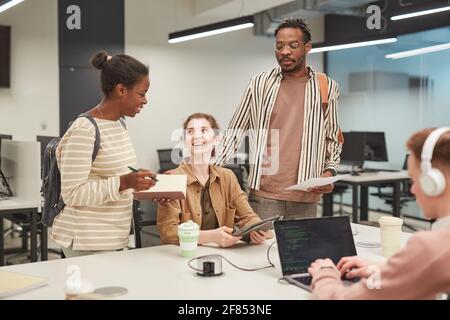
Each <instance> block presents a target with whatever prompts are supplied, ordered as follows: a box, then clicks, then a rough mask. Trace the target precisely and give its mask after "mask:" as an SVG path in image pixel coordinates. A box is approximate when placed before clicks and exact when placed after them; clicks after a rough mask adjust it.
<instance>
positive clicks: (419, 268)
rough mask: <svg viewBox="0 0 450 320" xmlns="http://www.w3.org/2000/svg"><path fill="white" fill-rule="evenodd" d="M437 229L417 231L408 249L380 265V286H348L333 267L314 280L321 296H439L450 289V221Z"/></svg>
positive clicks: (314, 284)
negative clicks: (343, 283)
mask: <svg viewBox="0 0 450 320" xmlns="http://www.w3.org/2000/svg"><path fill="white" fill-rule="evenodd" d="M439 224H440V226H439V227H438V228H437V229H434V230H433V231H422V232H418V233H416V234H414V235H413V236H412V237H411V238H410V240H409V241H408V243H407V245H406V246H405V248H403V249H402V250H400V251H399V252H398V253H397V254H395V255H393V256H392V257H390V258H389V259H388V260H387V261H386V263H385V264H384V265H382V266H380V278H379V280H380V282H379V283H380V289H369V288H368V286H367V285H366V284H367V283H366V280H362V281H360V282H359V283H356V284H354V285H352V286H350V287H344V286H343V285H342V282H341V281H340V279H339V276H338V275H336V273H335V272H334V270H332V269H322V270H321V271H320V272H319V274H318V276H316V277H315V278H314V279H313V295H314V297H315V298H318V299H435V298H437V297H438V295H440V294H441V293H448V292H450V220H449V219H448V218H447V219H445V221H444V220H442V221H440V223H439Z"/></svg>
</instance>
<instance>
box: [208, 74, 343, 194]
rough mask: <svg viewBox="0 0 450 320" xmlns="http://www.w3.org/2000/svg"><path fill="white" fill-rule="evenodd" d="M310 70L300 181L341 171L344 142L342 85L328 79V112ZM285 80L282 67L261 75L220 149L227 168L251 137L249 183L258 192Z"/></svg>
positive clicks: (247, 93) (251, 86) (249, 89)
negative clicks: (340, 111) (340, 116)
mask: <svg viewBox="0 0 450 320" xmlns="http://www.w3.org/2000/svg"><path fill="white" fill-rule="evenodd" d="M308 71H309V75H310V79H309V80H308V83H307V84H306V88H305V106H304V109H305V111H304V112H305V114H304V125H303V137H302V141H301V156H300V163H299V170H298V174H297V179H298V182H301V181H304V180H307V179H309V178H313V177H319V176H320V175H321V174H322V173H323V172H324V171H326V170H334V171H337V166H338V164H339V161H340V157H339V155H340V153H341V150H342V143H343V140H342V137H341V131H340V128H339V124H338V110H337V107H338V99H339V88H338V84H337V82H336V81H334V80H333V79H331V78H329V77H327V81H328V107H327V108H325V109H324V108H322V98H321V95H320V87H319V80H318V78H317V76H316V72H315V71H314V70H313V69H312V68H310V67H308ZM282 78H283V75H282V72H281V68H280V67H278V68H274V69H272V70H270V71H268V72H263V73H260V74H258V75H256V76H254V77H253V78H252V79H251V80H250V83H249V85H248V87H247V89H246V91H245V93H244V96H243V98H242V101H241V104H240V105H239V107H238V108H237V110H236V112H235V113H234V115H233V117H232V119H231V121H230V124H229V126H228V130H227V131H226V133H225V135H224V137H223V139H222V141H221V143H220V145H219V147H218V153H217V158H216V159H217V160H216V163H217V164H219V165H223V164H225V163H226V162H227V160H228V159H229V158H230V157H231V156H233V155H234V154H235V153H236V151H237V149H238V147H239V146H240V143H241V140H242V138H243V137H244V136H245V135H247V134H248V136H249V143H250V152H249V161H250V173H249V178H248V183H249V187H250V188H251V189H254V190H259V185H260V181H261V172H262V163H263V155H264V150H265V148H266V144H267V135H268V128H269V123H270V117H271V115H272V110H273V108H274V105H275V100H276V97H277V94H278V90H279V88H280V84H281V80H282ZM280 152H283V150H280Z"/></svg>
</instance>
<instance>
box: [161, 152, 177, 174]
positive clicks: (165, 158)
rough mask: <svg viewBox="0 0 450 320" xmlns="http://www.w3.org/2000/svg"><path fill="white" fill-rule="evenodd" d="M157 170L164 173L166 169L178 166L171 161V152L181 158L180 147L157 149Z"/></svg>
mask: <svg viewBox="0 0 450 320" xmlns="http://www.w3.org/2000/svg"><path fill="white" fill-rule="evenodd" d="M156 152H158V159H159V170H158V173H164V172H166V171H167V170H172V169H175V168H177V167H178V164H176V163H174V162H173V161H172V152H174V153H175V154H176V155H178V156H179V159H181V158H182V155H181V152H182V150H181V149H158V150H156Z"/></svg>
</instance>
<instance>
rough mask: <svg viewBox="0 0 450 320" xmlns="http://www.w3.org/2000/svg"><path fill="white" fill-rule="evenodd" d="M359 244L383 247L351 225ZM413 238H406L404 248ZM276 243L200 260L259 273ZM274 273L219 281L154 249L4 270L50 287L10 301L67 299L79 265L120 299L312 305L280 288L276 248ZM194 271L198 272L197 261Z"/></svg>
mask: <svg viewBox="0 0 450 320" xmlns="http://www.w3.org/2000/svg"><path fill="white" fill-rule="evenodd" d="M352 229H353V231H354V234H355V236H354V238H355V242H358V241H380V239H379V229H378V228H373V227H369V226H364V225H356V224H352ZM409 236H410V234H407V233H403V234H402V243H403V244H404V243H405V242H406V241H407V239H408V238H409ZM273 241H274V240H273V239H269V240H266V242H265V243H263V244H261V245H248V244H244V243H239V244H238V245H236V246H235V247H231V248H218V247H217V246H212V245H211V246H206V245H203V246H199V247H198V250H197V256H200V255H205V254H221V255H223V256H225V257H226V258H227V259H229V260H230V261H231V262H233V263H234V264H236V265H238V266H240V267H246V268H256V267H262V266H266V265H268V261H267V257H266V255H267V249H268V247H269V245H270V244H271V243H272V242H273ZM357 251H358V254H359V255H361V256H362V257H365V258H367V259H370V260H371V261H382V260H384V258H383V257H382V255H381V248H371V249H368V248H359V247H358V246H357ZM270 257H271V261H272V262H273V263H274V264H275V268H270V269H264V270H259V271H251V272H249V271H242V270H238V269H235V268H234V267H232V266H231V265H229V264H228V263H227V262H225V261H223V262H222V268H223V272H224V274H223V275H221V276H218V277H206V278H204V277H200V276H197V275H196V273H195V271H194V270H191V269H190V268H189V267H188V266H187V262H188V261H189V259H188V258H183V257H181V256H180V248H179V247H178V246H175V245H164V246H157V247H150V248H142V249H134V250H127V251H122V252H112V253H104V254H97V255H91V256H84V257H76V258H67V259H59V260H52V261H45V262H37V263H31V264H22V265H15V266H7V267H3V268H0V270H8V271H12V272H14V271H15V272H22V273H26V274H30V275H35V276H41V277H46V278H48V279H49V284H48V285H47V286H45V287H41V288H38V289H35V290H33V291H29V292H25V293H22V294H19V295H16V296H14V297H10V299H64V296H65V292H64V287H65V283H66V281H67V279H68V277H69V275H68V274H66V270H67V268H68V267H69V266H71V265H77V266H79V267H80V270H81V278H82V279H87V280H90V281H91V282H92V284H93V285H94V287H96V288H99V287H106V286H121V287H125V288H127V289H128V293H127V294H126V295H123V296H121V297H117V298H116V299H164V300H166V299H168V300H216V299H226V300H242V299H251V300H261V299H265V300H277V299H280V300H293V299H294V300H298V299H309V298H310V293H309V292H307V291H305V290H303V289H301V288H299V287H296V286H293V285H289V284H284V283H282V282H278V279H279V278H280V277H281V276H282V274H281V269H280V262H279V258H278V252H277V246H276V244H275V245H274V246H273V247H272V248H271V250H270ZM193 265H194V266H195V267H196V266H197V261H194V263H193Z"/></svg>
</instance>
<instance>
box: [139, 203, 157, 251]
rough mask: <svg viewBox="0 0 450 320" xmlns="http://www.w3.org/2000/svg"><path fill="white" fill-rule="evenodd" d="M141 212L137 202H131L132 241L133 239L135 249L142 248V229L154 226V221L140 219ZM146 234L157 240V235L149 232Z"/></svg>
mask: <svg viewBox="0 0 450 320" xmlns="http://www.w3.org/2000/svg"><path fill="white" fill-rule="evenodd" d="M142 214H143V211H142V210H141V203H140V201H138V200H134V201H133V233H134V239H135V246H136V249H138V248H142V237H141V236H142V235H141V233H142V232H143V230H142V228H143V227H147V226H155V225H156V219H150V220H143V219H142ZM147 234H149V235H151V236H153V237H157V238H159V235H158V234H154V233H151V232H148V233H147Z"/></svg>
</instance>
